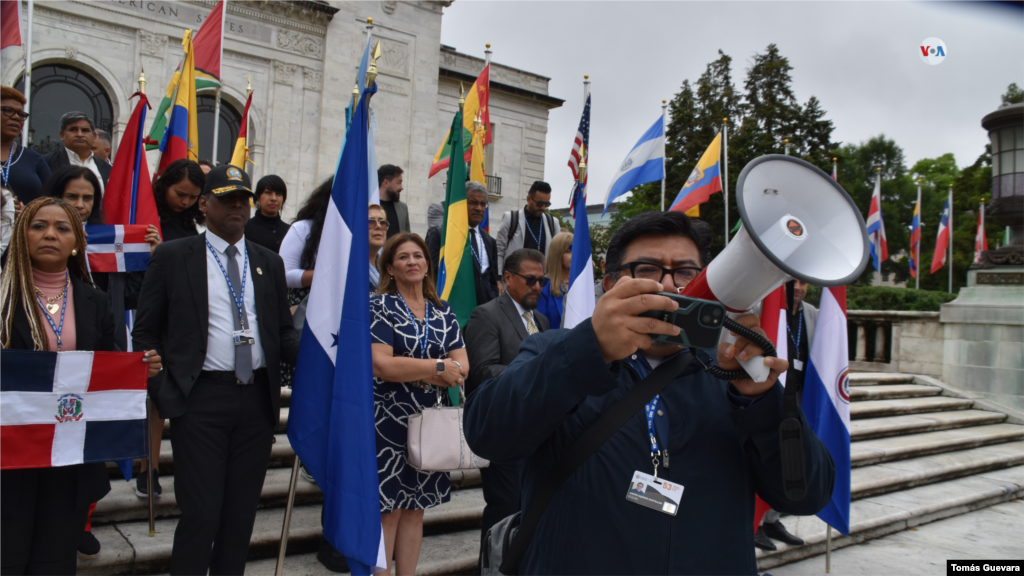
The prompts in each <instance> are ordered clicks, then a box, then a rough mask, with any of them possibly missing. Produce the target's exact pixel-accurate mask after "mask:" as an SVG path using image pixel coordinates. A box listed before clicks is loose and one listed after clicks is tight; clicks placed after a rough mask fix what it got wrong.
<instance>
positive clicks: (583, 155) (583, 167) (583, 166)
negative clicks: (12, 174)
mask: <svg viewBox="0 0 1024 576" xmlns="http://www.w3.org/2000/svg"><path fill="white" fill-rule="evenodd" d="M586 172H587V147H586V146H584V145H582V144H581V145H580V168H579V175H580V178H579V182H580V184H582V183H583V182H584V180H586V179H587V177H586Z"/></svg>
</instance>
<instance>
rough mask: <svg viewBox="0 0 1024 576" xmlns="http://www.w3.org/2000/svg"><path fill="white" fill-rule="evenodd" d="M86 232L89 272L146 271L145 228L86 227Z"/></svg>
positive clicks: (147, 258) (140, 226)
mask: <svg viewBox="0 0 1024 576" xmlns="http://www.w3.org/2000/svg"><path fill="white" fill-rule="evenodd" d="M85 233H86V234H88V235H89V237H88V238H86V242H87V244H86V247H85V256H86V261H87V262H88V264H89V272H145V271H146V267H148V266H149V243H148V242H146V226H145V225H142V224H135V225H122V224H113V225H101V224H89V225H87V226H86V227H85Z"/></svg>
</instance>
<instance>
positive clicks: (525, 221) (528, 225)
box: [523, 217, 544, 252]
mask: <svg viewBox="0 0 1024 576" xmlns="http://www.w3.org/2000/svg"><path fill="white" fill-rule="evenodd" d="M523 226H525V227H526V231H527V232H529V233H530V236H532V237H533V241H534V242H536V243H537V250H540V251H541V252H543V251H544V247H543V246H541V244H540V237H539V236H538V235H537V234H534V233H533V230H532V229H531V228H530V221H529V220H527V219H526V218H523ZM543 235H544V218H543V217H541V220H540V236H543Z"/></svg>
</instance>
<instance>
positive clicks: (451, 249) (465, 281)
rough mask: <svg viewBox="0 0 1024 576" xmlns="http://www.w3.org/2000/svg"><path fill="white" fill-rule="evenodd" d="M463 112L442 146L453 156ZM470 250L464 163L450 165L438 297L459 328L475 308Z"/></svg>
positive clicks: (459, 144)
mask: <svg viewBox="0 0 1024 576" xmlns="http://www.w3.org/2000/svg"><path fill="white" fill-rule="evenodd" d="M462 125H463V124H462V112H459V113H458V114H456V115H455V120H453V121H452V128H451V130H449V131H448V140H447V141H446V142H445V147H446V148H448V149H449V150H451V151H452V155H453V156H455V157H456V158H461V157H462V156H463V154H464V152H463V150H464V145H463V141H462V134H463V131H462V130H459V126H462ZM469 253H470V251H469V214H468V212H467V209H466V163H465V162H453V163H451V165H449V166H448V189H447V190H446V191H445V202H444V224H443V225H442V226H441V253H440V256H439V257H438V259H439V260H440V262H438V265H437V294H438V296H440V298H441V299H442V300H445V301H447V302H448V303H449V304H451V307H452V310H454V311H455V316H456V318H458V320H459V328H463V327H465V326H466V322H468V321H469V315H470V314H472V313H473V308H475V307H476V284H475V279H474V277H473V261H472V260H471V257H466V256H467V255H468V254H469Z"/></svg>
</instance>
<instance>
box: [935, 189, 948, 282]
mask: <svg viewBox="0 0 1024 576" xmlns="http://www.w3.org/2000/svg"><path fill="white" fill-rule="evenodd" d="M949 215H950V207H949V198H946V205H945V206H944V207H943V208H942V218H941V219H940V220H939V235H938V237H937V238H936V239H935V254H933V255H932V274H934V273H936V272H938V271H939V270H941V269H942V267H943V266H945V265H946V254H947V253H948V252H949Z"/></svg>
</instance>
